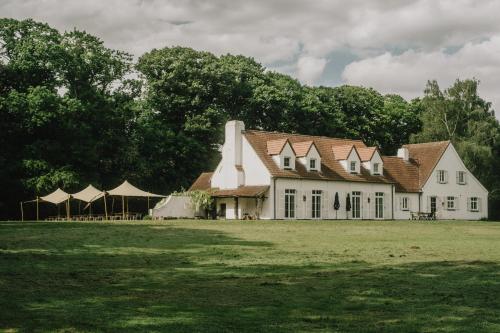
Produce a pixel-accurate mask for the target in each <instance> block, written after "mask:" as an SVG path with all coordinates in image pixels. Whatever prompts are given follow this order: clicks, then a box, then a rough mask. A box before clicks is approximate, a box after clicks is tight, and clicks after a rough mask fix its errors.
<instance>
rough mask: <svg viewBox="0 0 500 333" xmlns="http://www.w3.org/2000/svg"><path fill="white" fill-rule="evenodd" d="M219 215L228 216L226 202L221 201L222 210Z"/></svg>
mask: <svg viewBox="0 0 500 333" xmlns="http://www.w3.org/2000/svg"><path fill="white" fill-rule="evenodd" d="M219 216H220V217H221V218H223V219H225V218H226V204H225V203H221V204H220V212H219Z"/></svg>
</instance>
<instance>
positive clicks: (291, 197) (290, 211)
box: [285, 189, 295, 219]
mask: <svg viewBox="0 0 500 333" xmlns="http://www.w3.org/2000/svg"><path fill="white" fill-rule="evenodd" d="M285 218H290V219H293V218H295V190H290V189H287V190H285Z"/></svg>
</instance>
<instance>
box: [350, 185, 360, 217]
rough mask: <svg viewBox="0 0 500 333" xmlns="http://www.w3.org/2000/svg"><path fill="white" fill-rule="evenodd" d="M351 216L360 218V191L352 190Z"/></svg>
mask: <svg viewBox="0 0 500 333" xmlns="http://www.w3.org/2000/svg"><path fill="white" fill-rule="evenodd" d="M352 218H353V219H360V218H361V192H359V191H354V192H352Z"/></svg>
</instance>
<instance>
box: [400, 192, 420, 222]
mask: <svg viewBox="0 0 500 333" xmlns="http://www.w3.org/2000/svg"><path fill="white" fill-rule="evenodd" d="M403 197H407V198H408V210H403V209H402V203H401V200H402V198H403ZM418 201H419V194H418V193H399V192H396V193H395V196H394V218H395V219H396V220H409V219H410V218H411V212H418V211H419V206H418Z"/></svg>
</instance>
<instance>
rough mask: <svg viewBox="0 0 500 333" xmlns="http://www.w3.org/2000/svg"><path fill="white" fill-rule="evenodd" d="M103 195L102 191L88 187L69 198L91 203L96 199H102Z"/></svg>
mask: <svg viewBox="0 0 500 333" xmlns="http://www.w3.org/2000/svg"><path fill="white" fill-rule="evenodd" d="M103 195H104V192H103V191H100V190H98V189H96V188H95V187H94V186H92V185H89V186H87V187H86V188H84V189H83V190H81V191H80V192H78V193H75V194H72V195H71V196H72V197H73V198H75V199H78V200H81V201H85V202H93V201H96V200H97V199H100V198H102V197H103Z"/></svg>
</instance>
